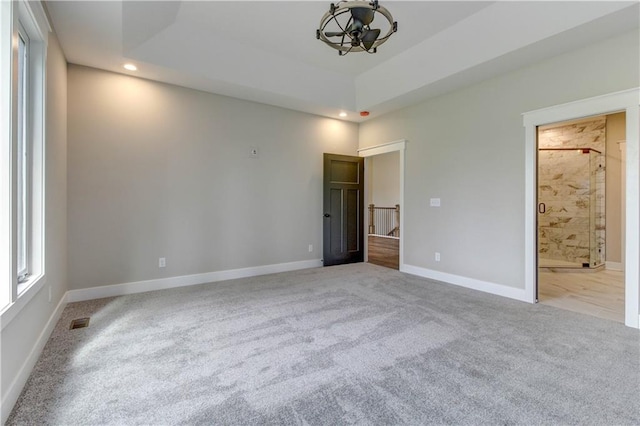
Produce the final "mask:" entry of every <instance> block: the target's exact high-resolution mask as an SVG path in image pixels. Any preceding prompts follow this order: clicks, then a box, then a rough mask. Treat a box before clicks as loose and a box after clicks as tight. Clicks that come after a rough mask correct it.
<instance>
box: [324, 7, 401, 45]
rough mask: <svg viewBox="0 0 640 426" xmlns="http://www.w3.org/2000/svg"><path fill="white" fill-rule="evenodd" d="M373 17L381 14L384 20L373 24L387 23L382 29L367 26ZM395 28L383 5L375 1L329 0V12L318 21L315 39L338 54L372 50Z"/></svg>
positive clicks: (396, 28)
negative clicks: (331, 0) (337, 0)
mask: <svg viewBox="0 0 640 426" xmlns="http://www.w3.org/2000/svg"><path fill="white" fill-rule="evenodd" d="M377 16H382V17H383V18H384V20H385V21H383V22H381V20H378V21H377V22H376V24H378V25H379V24H382V25H384V24H387V25H388V28H387V29H386V32H383V30H382V29H380V28H371V26H370V25H371V24H372V23H373V21H374V20H375V18H376V17H377ZM396 31H398V23H397V22H396V21H394V20H393V16H392V15H391V13H390V12H389V11H388V10H387V9H386V8H385V7H383V6H380V5H379V4H378V0H373V1H367V0H347V1H339V2H338V3H331V6H330V8H329V11H328V12H327V13H325V14H324V16H322V19H321V20H320V27H319V28H318V29H317V30H316V38H317V39H318V40H321V41H322V42H324V43H325V44H326V45H327V46H329V47H332V48H334V49H336V50H337V51H338V54H339V55H340V56H342V55H346V54H347V53H349V52H367V53H376V52H377V50H378V46H380V45H381V44H382V43H384V42H386V41H387V40H388V39H389V37H391V35H392V34H393V33H395V32H396ZM381 34H382V35H381Z"/></svg>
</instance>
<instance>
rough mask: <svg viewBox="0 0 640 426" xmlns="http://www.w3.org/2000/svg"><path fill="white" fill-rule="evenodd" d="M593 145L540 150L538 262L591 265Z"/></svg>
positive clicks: (593, 205)
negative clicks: (587, 147) (589, 146)
mask: <svg viewBox="0 0 640 426" xmlns="http://www.w3.org/2000/svg"><path fill="white" fill-rule="evenodd" d="M592 151H593V150H590V149H564V148H548V149H540V150H539V151H538V266H539V267H547V268H551V267H567V268H583V267H589V266H591V255H592V250H591V247H593V246H594V245H595V244H593V243H594V238H595V235H594V233H593V232H591V229H592V224H593V223H594V222H593V220H592V218H593V217H594V215H595V210H594V209H595V207H596V206H595V203H592V200H591V199H592V197H593V195H594V194H593V193H592V189H593V183H595V180H594V177H593V176H592V173H591V168H592V167H591V163H592V161H593V160H592V155H591V152H592Z"/></svg>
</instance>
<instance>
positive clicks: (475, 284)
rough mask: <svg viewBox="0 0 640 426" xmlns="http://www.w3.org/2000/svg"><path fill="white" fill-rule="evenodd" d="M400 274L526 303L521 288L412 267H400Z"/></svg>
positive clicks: (524, 293)
mask: <svg viewBox="0 0 640 426" xmlns="http://www.w3.org/2000/svg"><path fill="white" fill-rule="evenodd" d="M400 272H404V273H407V274H411V275H417V276H419V277H423V278H428V279H431V280H436V281H440V282H443V283H446V284H453V285H457V286H460V287H465V288H469V289H472V290H478V291H482V292H484V293H489V294H494V295H496V296H502V297H507V298H509V299H515V300H519V301H521V302H528V297H527V293H526V291H525V289H523V288H515V287H509V286H506V285H500V284H496V283H492V282H488V281H482V280H476V279H474V278H469V277H463V276H461V275H454V274H449V273H446V272H440V271H434V270H432V269H426V268H421V267H419V266H413V265H401V266H400Z"/></svg>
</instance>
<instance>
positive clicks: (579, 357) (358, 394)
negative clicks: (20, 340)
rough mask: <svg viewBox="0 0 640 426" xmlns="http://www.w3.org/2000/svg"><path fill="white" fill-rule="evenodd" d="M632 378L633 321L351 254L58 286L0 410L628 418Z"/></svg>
mask: <svg viewBox="0 0 640 426" xmlns="http://www.w3.org/2000/svg"><path fill="white" fill-rule="evenodd" d="M84 316H90V317H91V322H90V325H89V327H87V328H82V329H76V330H69V324H70V321H71V320H72V319H74V318H79V317H84ZM639 384H640V334H639V333H638V331H637V330H633V329H630V328H627V327H625V326H623V325H621V324H619V323H615V322H612V321H607V320H602V319H598V318H594V317H589V316H585V315H581V314H577V313H573V312H569V311H563V310H559V309H556V308H553V307H549V306H542V305H539V304H538V305H529V304H526V303H521V302H517V301H513V300H509V299H505V298H501V297H497V296H492V295H488V294H484V293H480V292H476V291H472V290H468V289H464V288H459V287H455V286H452V285H447V284H442V283H437V282H433V281H429V280H426V279H422V278H419V277H414V276H410V275H406V274H403V273H400V272H398V271H394V270H391V269H386V268H383V267H379V266H375V265H371V264H354V265H344V266H336V267H330V268H318V269H308V270H304V271H296V272H287V273H281V274H274V275H268V276H262V277H255V278H246V279H240V280H233V281H225V282H219V283H214V284H206V285H200V286H193V287H184V288H179V289H172V290H163V291H157V292H150V293H142V294H135V295H129V296H122V297H114V298H106V299H99V300H93V301H88V302H79V303H71V304H69V305H68V306H67V307H66V309H65V310H64V313H63V315H62V319H61V320H60V322H59V323H58V324H57V326H56V328H55V330H54V332H53V334H52V336H51V338H50V339H49V341H48V343H47V344H46V347H45V348H44V351H43V353H42V355H41V357H40V359H39V361H38V362H37V365H36V366H35V369H34V371H33V372H32V374H31V376H30V378H29V380H28V383H27V385H26V386H25V388H24V390H23V392H22V394H21V396H20V398H19V400H18V402H17V404H16V406H15V407H14V409H13V411H12V413H11V415H10V417H9V420H8V422H7V424H8V425H24V424H29V425H36V424H37V425H46V424H51V425H94V424H113V425H129V424H131V425H134V424H136V425H137V424H147V425H174V424H229V425H234V424H238V425H240V424H242V425H246V424H287V425H288V424H292V425H293V424H311V425H329V424H332V425H335V424H385V425H386V424H471V425H479V424H526V425H531V424H563V425H564V424H580V425H588V424H591V425H638V424H640V404H639V403H638V396H639V390H640V387H639Z"/></svg>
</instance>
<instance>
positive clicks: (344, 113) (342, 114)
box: [338, 111, 347, 117]
mask: <svg viewBox="0 0 640 426" xmlns="http://www.w3.org/2000/svg"><path fill="white" fill-rule="evenodd" d="M338 115H339V116H340V117H346V116H347V113H346V112H344V111H342V112H341V113H340V114H338Z"/></svg>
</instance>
